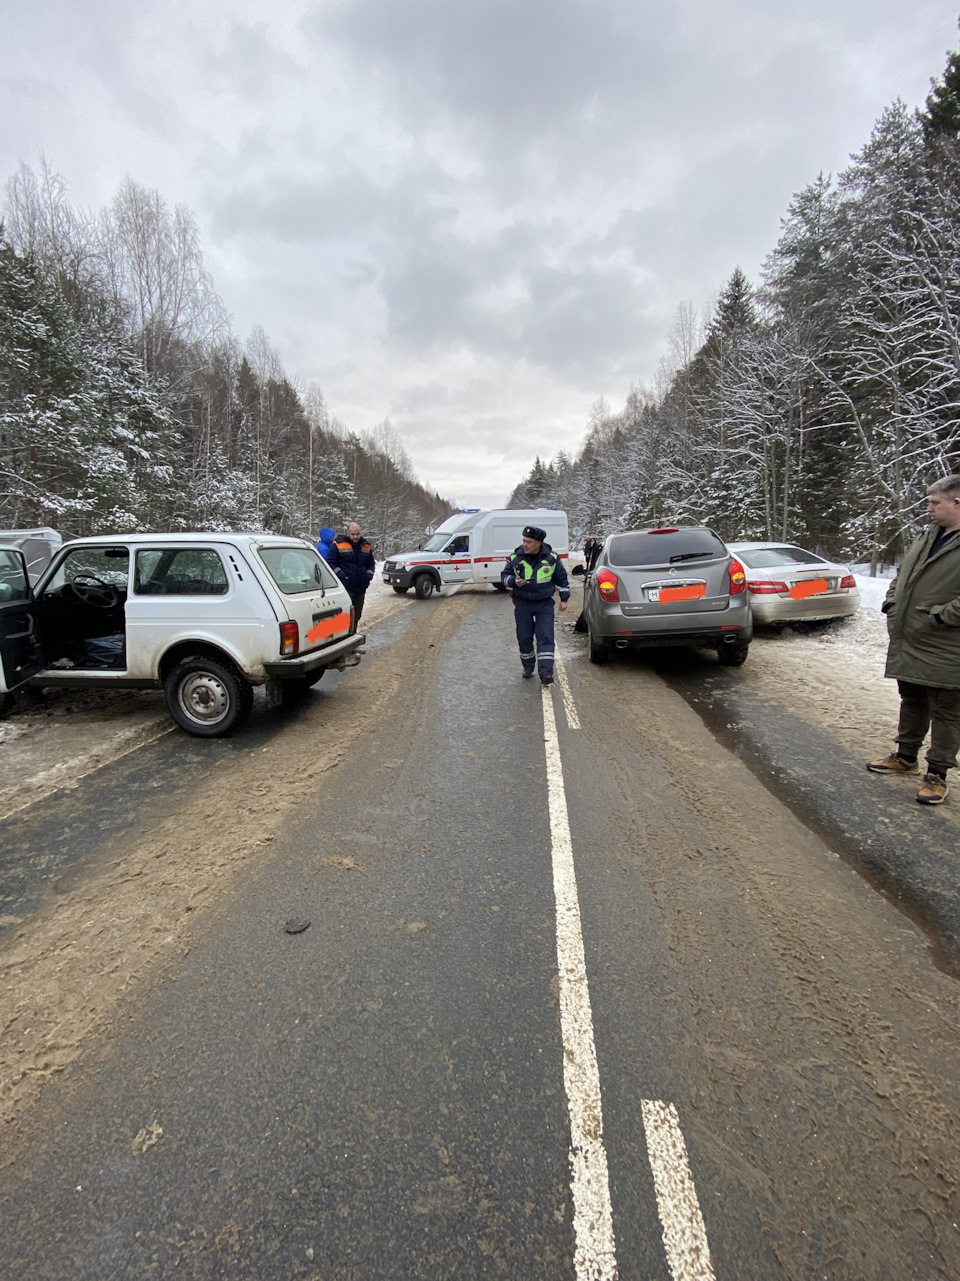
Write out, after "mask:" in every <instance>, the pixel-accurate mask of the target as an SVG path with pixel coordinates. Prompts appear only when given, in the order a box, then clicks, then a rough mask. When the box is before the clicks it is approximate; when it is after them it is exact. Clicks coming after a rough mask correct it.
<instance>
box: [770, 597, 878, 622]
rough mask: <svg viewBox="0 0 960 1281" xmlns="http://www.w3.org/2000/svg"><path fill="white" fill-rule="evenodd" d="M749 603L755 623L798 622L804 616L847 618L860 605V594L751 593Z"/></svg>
mask: <svg viewBox="0 0 960 1281" xmlns="http://www.w3.org/2000/svg"><path fill="white" fill-rule="evenodd" d="M750 604H751V606H752V607H753V619H754V622H756V623H800V622H803V621H804V620H805V619H806V620H809V621H813V620H815V619H820V618H850V617H852V615H854V614H855V613H856V612H857V610H858V609H859V608H860V595H859V593H857V594H856V595H855V596H808V597H807V599H806V600H791V599H790V598H789V597H783V596H773V597H771V596H767V597H763V596H754V597H753V598H752V599H751V602H750Z"/></svg>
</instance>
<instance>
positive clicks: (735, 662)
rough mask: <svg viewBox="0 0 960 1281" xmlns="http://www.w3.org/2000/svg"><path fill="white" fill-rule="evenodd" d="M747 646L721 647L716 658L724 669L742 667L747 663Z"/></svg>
mask: <svg viewBox="0 0 960 1281" xmlns="http://www.w3.org/2000/svg"><path fill="white" fill-rule="evenodd" d="M749 649H750V646H749V645H721V646H720V648H719V649H718V650H717V657H718V658H719V659H720V662H721V663H723V665H724V667H742V666H743V664H744V663H745V662H746V661H747V652H748V650H749Z"/></svg>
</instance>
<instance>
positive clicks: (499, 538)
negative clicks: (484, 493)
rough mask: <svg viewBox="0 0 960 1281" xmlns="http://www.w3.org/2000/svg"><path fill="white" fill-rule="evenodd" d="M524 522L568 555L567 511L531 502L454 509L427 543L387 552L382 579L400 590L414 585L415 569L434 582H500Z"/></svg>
mask: <svg viewBox="0 0 960 1281" xmlns="http://www.w3.org/2000/svg"><path fill="white" fill-rule="evenodd" d="M526 525H536V526H538V527H539V528H540V529H543V530H544V532H545V533H546V535H547V538H546V541H547V542H548V543H549V544H550V546H551V547H552V548H553V550H554V551H555V552H556V553H557V555H558V556H560V557H561V559H563V560H566V559H567V557H568V556H569V534H568V530H567V514H566V512H562V511H555V510H553V509H547V508H535V507H528V508H516V509H513V510H510V509H498V510H493V511H479V512H457V513H456V514H455V515H453V516H450V517H449V518H448V519H447V520H445V521H444V522H443V524H442V525H439V526H438V527H437V529H436V532H435V533H434V534H433V535H431V537H430V540H429V542H430V547H429V548H426V549H422V550H418V551H415V552H403V553H400V554H395V555H393V556H391V557H390V558H389V559H388V560H387V561H386V562H385V564H384V567H383V581H384V582H385V583H387V584H388V585H389V586H391V587H393V588H394V590H396V591H401V592H403V591H406V590H407V589H408V588H409V587H411V586H413V585H414V584H415V582H416V579H417V577H418V575H420V574H429V575H430V577H431V578H432V579H433V581H434V583H435V584H436V586H438V587H445V586H455V585H457V584H458V583H492V584H494V585H496V584H499V582H500V575H501V573H502V572H503V567H504V565H505V564H506V563H507V561H508V560H509V559H510V557H511V556H512V555H513V553H514V551H515V550H516V549H517V547H519V546H520V542H521V538H522V534H523V529H524V526H526Z"/></svg>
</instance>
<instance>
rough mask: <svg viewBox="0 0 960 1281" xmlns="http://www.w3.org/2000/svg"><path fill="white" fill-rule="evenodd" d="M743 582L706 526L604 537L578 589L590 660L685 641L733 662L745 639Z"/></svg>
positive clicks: (748, 630) (749, 624)
mask: <svg viewBox="0 0 960 1281" xmlns="http://www.w3.org/2000/svg"><path fill="white" fill-rule="evenodd" d="M746 587H747V580H746V575H745V574H744V571H743V566H742V565H741V564H740V562H739V561H738V560H737V559H736V558H735V557H734V556H732V555H731V553H730V551H729V550H728V548H727V547H726V545H725V543H724V542H723V540H722V539H721V538H720V537H719V535H718V534H715V533H714V532H713V530H712V529H708V528H706V526H702V525H699V526H694V527H686V528H679V527H677V526H668V527H666V528H662V529H642V530H631V531H629V532H627V533H623V534H611V535H610V537H609V538H608V539H607V541H606V542H605V543H604V545H603V550H602V551H601V553H600V557H599V559H598V561H597V563H596V565H595V567H594V569H593V571H592V572H591V573H590V574H589V575H588V576H587V579H586V582H585V583H584V588H583V614H584V621H585V623H586V629H587V636H588V646H589V652H590V661H591V662H592V663H605V662H607V660H608V659H609V657H610V654H611V652H612V651H613V650H615V649H629V648H631V647H635V646H655V645H693V646H706V647H709V648H714V649H716V651H717V655H718V657H719V659H720V662H721V663H724V664H725V665H726V666H728V667H739V665H740V664H741V663H743V662H744V661H745V659H746V657H747V650H748V648H749V646H750V642H751V640H752V639H753V620H752V617H751V613H750V598H749V596H748V594H747V590H746Z"/></svg>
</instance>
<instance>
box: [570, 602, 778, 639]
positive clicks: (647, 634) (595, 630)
mask: <svg viewBox="0 0 960 1281" xmlns="http://www.w3.org/2000/svg"><path fill="white" fill-rule="evenodd" d="M586 620H587V625H588V627H589V629H590V632H591V634H592V636H593V638H594V640H595V641H598V642H601V643H604V644H607V645H616V646H619V648H621V649H622V648H623V647H624V646H625V645H627V646H630V647H631V648H633V647H637V648H654V647H655V646H657V645H695V646H714V647H715V646H717V645H724V646H728V645H749V644H750V642H751V641H752V640H753V621H754V620H753V615H752V613H751V611H750V603H749V602H748V601H744V602H742V603H741V601H737V602H736V604H735V605H734V606H733V607H732V608H729V607H728V608H726V609H718V610H711V611H709V612H704V613H702V614H699V615H694V614H680V613H677V614H673V615H672V616H671V615H665V614H661V615H659V616H658V615H655V614H643V615H641V614H637V613H630V614H627V613H625V612H624V611H623V609H622V608H621V607H620V606H618V605H613V604H604V605H602V606H600V608H597V607H596V604H595V602H594V601H592V600H591V601H590V602H589V603H588V608H587V611H586Z"/></svg>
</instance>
